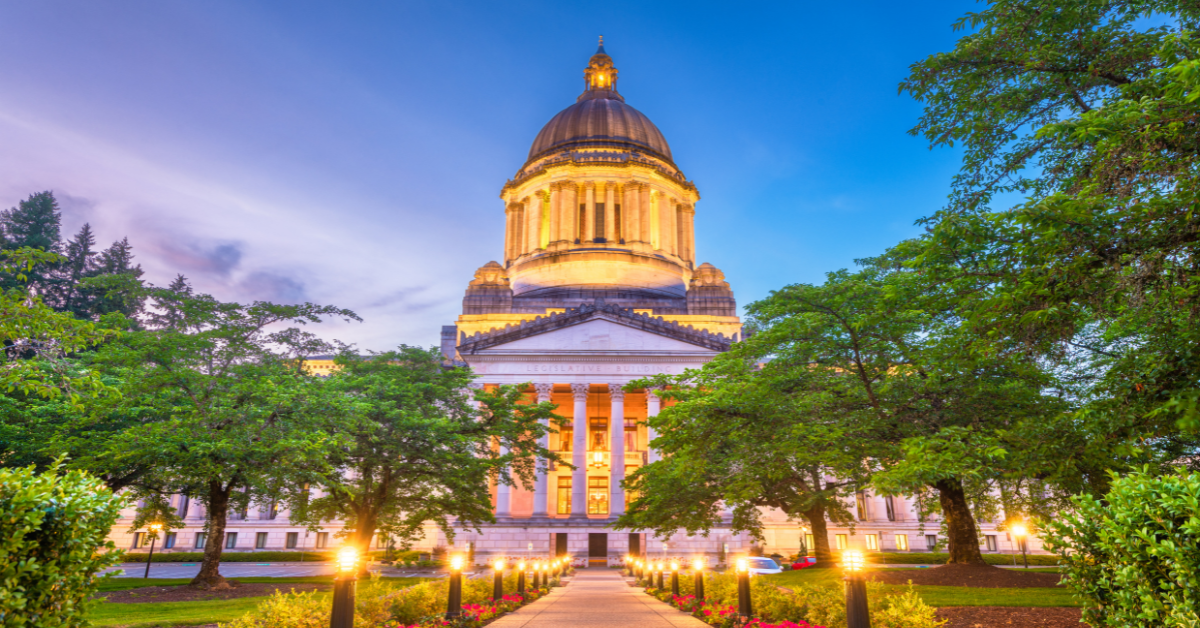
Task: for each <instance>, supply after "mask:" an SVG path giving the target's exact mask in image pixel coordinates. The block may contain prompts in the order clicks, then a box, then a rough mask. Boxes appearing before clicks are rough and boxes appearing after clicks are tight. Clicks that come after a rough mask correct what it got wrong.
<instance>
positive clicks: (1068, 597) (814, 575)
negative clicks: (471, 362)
mask: <svg viewBox="0 0 1200 628" xmlns="http://www.w3.org/2000/svg"><path fill="white" fill-rule="evenodd" d="M761 577H763V578H769V579H770V580H772V581H773V582H775V584H778V585H779V586H781V587H787V586H796V585H802V584H838V583H841V581H842V572H841V570H838V569H803V570H800V571H785V572H783V573H781V574H776V575H771V576H761ZM887 588H888V589H890V590H893V591H901V590H903V589H904V588H905V587H904V586H901V585H889V586H887ZM913 588H914V589H916V591H917V594H918V595H920V596H921V599H923V600H925V603H926V604H928V605H930V606H1080V605H1081V604H1080V601H1079V600H1078V599H1077V598H1076V597H1075V596H1074V595H1072V594H1071V592H1070V591H1069V590H1067V589H1045V588H1032V589H978V588H971V587H938V586H914V587H913Z"/></svg>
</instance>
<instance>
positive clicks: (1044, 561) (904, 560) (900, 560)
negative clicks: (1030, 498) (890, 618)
mask: <svg viewBox="0 0 1200 628" xmlns="http://www.w3.org/2000/svg"><path fill="white" fill-rule="evenodd" d="M866 558H867V560H868V561H869V562H872V563H876V564H882V565H944V564H946V561H947V560H950V555H949V554H942V553H931V552H877V553H876V552H871V553H868V554H867V556H866ZM1016 558H1017V564H1018V565H1022V564H1024V563H1022V562H1021V555H1020V554H1018V555H1017V557H1016ZM1027 558H1028V559H1029V564H1030V565H1041V566H1053V565H1057V564H1058V556H1054V555H1051V554H1030V555H1029V556H1028V557H1027ZM983 560H984V562H986V563H987V564H989V565H1011V564H1013V556H1012V554H984V555H983Z"/></svg>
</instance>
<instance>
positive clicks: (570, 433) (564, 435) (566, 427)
mask: <svg viewBox="0 0 1200 628" xmlns="http://www.w3.org/2000/svg"><path fill="white" fill-rule="evenodd" d="M574 441H575V430H574V429H572V428H571V423H570V422H567V423H564V424H563V425H562V427H560V428H559V430H558V449H559V451H571V443H573V442H574Z"/></svg>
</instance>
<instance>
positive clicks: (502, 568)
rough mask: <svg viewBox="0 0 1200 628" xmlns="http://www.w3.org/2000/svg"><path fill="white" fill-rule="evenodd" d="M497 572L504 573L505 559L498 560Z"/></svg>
mask: <svg viewBox="0 0 1200 628" xmlns="http://www.w3.org/2000/svg"><path fill="white" fill-rule="evenodd" d="M495 567H496V571H504V559H503V558H497V559H496V563H495Z"/></svg>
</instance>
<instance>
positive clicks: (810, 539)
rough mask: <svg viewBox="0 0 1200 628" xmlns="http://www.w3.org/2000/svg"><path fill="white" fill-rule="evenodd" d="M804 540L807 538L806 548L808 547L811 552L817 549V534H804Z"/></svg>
mask: <svg viewBox="0 0 1200 628" xmlns="http://www.w3.org/2000/svg"><path fill="white" fill-rule="evenodd" d="M804 540H805V544H804V547H805V548H806V549H807V550H808V551H809V552H814V551H816V549H817V537H815V536H813V535H811V534H805V535H804ZM805 555H806V556H807V554H805Z"/></svg>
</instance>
